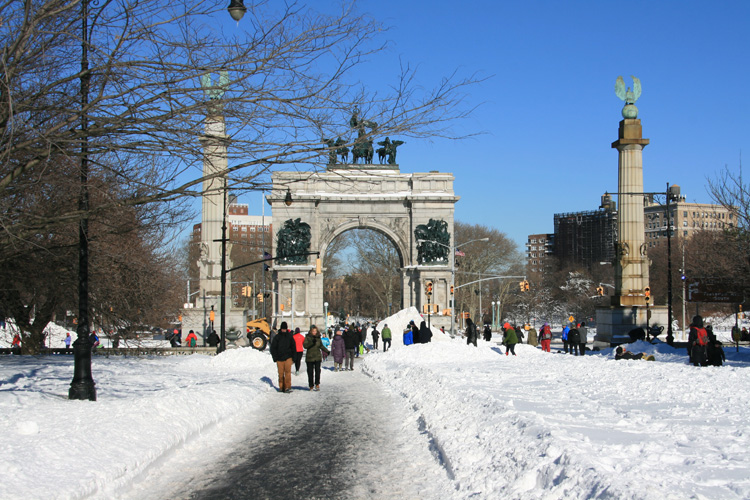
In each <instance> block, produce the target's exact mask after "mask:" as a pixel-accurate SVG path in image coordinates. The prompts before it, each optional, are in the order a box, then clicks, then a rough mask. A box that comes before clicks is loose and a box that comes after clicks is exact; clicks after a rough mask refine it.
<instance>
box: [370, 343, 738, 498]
mask: <svg viewBox="0 0 750 500" xmlns="http://www.w3.org/2000/svg"><path fill="white" fill-rule="evenodd" d="M628 349H629V350H632V351H634V352H641V351H645V352H648V353H654V354H655V356H656V358H657V361H656V362H649V361H615V360H614V359H613V353H612V349H606V350H604V351H602V352H600V353H595V354H592V355H588V356H585V357H576V356H570V355H565V354H556V353H554V351H553V353H550V354H547V353H543V352H541V351H540V350H538V349H534V348H532V347H530V346H528V345H525V344H524V345H518V346H516V352H517V353H518V356H516V357H512V356H511V357H506V355H505V353H504V349H502V348H500V347H498V346H496V345H493V344H491V343H485V342H480V345H479V347H478V348H475V347H473V346H467V345H465V344H464V343H463V342H459V341H458V340H456V341H454V342H446V343H434V344H428V345H421V346H415V347H414V348H413V349H401V350H398V351H394V352H393V353H390V352H389V353H385V354H382V355H376V356H368V357H366V358H365V361H364V370H365V372H366V373H368V374H369V375H371V376H372V377H373V378H374V379H376V380H378V381H379V382H381V383H382V384H385V385H387V386H390V387H391V389H392V390H393V391H395V392H396V393H398V394H401V395H402V396H403V397H404V398H406V399H407V400H408V404H409V405H410V406H412V407H413V408H414V411H415V412H417V414H418V415H419V420H420V421H422V422H423V425H424V428H425V432H427V433H428V434H429V435H430V436H431V438H432V441H433V444H434V447H435V448H436V449H437V450H439V458H440V460H441V461H442V462H443V463H444V464H445V468H446V470H447V472H448V474H449V476H450V477H451V478H452V479H453V480H454V482H455V484H456V487H457V489H458V498H468V497H475V496H476V498H501V497H502V498H528V499H531V498H559V499H563V498H565V499H571V498H572V499H575V498H581V499H583V498H599V497H607V498H633V499H635V498H639V499H654V500H657V499H659V500H661V499H664V498H670V499H672V498H673V499H677V498H750V433H748V432H746V431H747V424H746V417H745V415H744V413H745V408H746V407H747V404H748V402H750V377H748V376H747V375H748V367H749V366H750V365H749V364H748V363H750V354H748V352H747V350H746V349H743V350H742V351H741V353H740V354H739V355H738V354H736V353H734V352H733V350H730V349H727V357H728V358H729V359H730V366H724V367H709V368H696V367H693V366H690V365H687V364H686V353H685V350H684V349H680V350H675V349H672V348H670V347H669V346H667V345H664V344H661V345H657V346H651V345H650V344H646V343H637V344H633V345H631V346H629V347H628ZM395 374H399V375H400V376H395Z"/></svg>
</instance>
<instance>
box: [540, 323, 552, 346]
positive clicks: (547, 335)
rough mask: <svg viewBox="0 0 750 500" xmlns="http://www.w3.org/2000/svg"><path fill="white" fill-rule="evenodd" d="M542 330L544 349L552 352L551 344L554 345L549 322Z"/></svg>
mask: <svg viewBox="0 0 750 500" xmlns="http://www.w3.org/2000/svg"><path fill="white" fill-rule="evenodd" d="M541 332H542V335H541V337H542V338H541V341H542V351H544V352H550V346H551V345H552V328H550V327H549V324H547V323H545V324H544V326H543V327H542V330H541Z"/></svg>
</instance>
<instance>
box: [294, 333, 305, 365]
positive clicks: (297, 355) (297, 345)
mask: <svg viewBox="0 0 750 500" xmlns="http://www.w3.org/2000/svg"><path fill="white" fill-rule="evenodd" d="M292 337H293V338H294V357H293V359H294V374H295V375H299V367H300V365H301V364H302V353H303V352H304V350H305V348H304V347H303V346H302V344H303V343H304V342H305V336H304V335H302V332H300V330H299V328H295V329H294V335H293V336H292Z"/></svg>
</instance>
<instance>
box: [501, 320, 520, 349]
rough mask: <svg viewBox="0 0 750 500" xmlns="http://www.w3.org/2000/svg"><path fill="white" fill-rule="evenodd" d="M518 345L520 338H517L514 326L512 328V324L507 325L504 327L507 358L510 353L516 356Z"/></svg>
mask: <svg viewBox="0 0 750 500" xmlns="http://www.w3.org/2000/svg"><path fill="white" fill-rule="evenodd" d="M517 343H518V337H517V336H516V331H515V330H514V329H513V327H512V326H510V323H505V324H504V325H503V344H505V355H506V356H507V355H508V353H509V352H512V353H513V356H515V355H516V344H517Z"/></svg>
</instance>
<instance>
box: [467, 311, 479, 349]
mask: <svg viewBox="0 0 750 500" xmlns="http://www.w3.org/2000/svg"><path fill="white" fill-rule="evenodd" d="M478 336H479V332H477V325H475V324H474V322H473V321H471V318H467V319H466V343H467V344H474V347H476V346H477V337H478Z"/></svg>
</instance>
